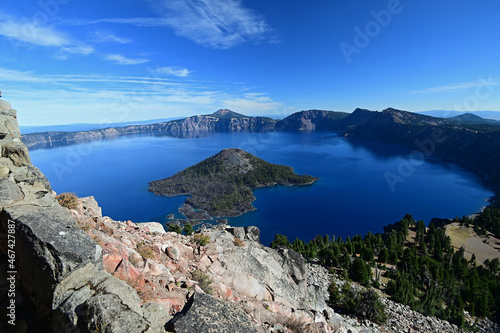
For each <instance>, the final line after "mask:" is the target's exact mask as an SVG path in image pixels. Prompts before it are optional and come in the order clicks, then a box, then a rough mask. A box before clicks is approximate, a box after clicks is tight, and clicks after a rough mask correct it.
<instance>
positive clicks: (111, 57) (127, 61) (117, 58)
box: [103, 54, 149, 65]
mask: <svg viewBox="0 0 500 333" xmlns="http://www.w3.org/2000/svg"><path fill="white" fill-rule="evenodd" d="M103 59H104V60H108V61H114V62H115V63H116V64H118V65H138V64H143V63H145V62H148V61H149V59H131V58H127V57H124V56H123V55H121V54H108V55H106V56H104V58H103Z"/></svg>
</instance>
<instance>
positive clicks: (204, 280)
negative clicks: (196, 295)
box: [191, 270, 214, 295]
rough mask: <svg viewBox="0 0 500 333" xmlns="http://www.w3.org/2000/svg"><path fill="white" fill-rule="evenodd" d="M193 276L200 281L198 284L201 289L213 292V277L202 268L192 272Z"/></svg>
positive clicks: (208, 292)
mask: <svg viewBox="0 0 500 333" xmlns="http://www.w3.org/2000/svg"><path fill="white" fill-rule="evenodd" d="M191 276H192V278H193V280H195V281H197V282H198V286H199V287H200V288H201V290H203V291H204V292H206V293H207V294H210V295H212V294H213V292H214V290H213V288H212V279H210V277H209V276H208V275H207V274H205V273H203V272H202V271H200V270H196V271H194V272H193V273H191Z"/></svg>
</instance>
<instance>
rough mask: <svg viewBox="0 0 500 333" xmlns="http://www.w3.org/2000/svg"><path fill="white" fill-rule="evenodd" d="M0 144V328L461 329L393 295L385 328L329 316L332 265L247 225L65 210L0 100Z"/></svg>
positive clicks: (87, 205) (84, 205) (88, 204)
mask: <svg viewBox="0 0 500 333" xmlns="http://www.w3.org/2000/svg"><path fill="white" fill-rule="evenodd" d="M0 152H1V156H0V184H1V186H0V211H1V213H0V250H1V253H0V259H1V260H0V315H1V316H2V320H1V321H0V332H14V331H15V332H58V333H59V332H134V333H135V332H141V333H156V332H178V333H180V332H231V333H235V332H351V333H356V332H460V330H458V329H457V328H456V327H454V326H452V325H449V324H448V323H446V322H443V321H440V320H437V319H434V318H427V317H423V316H421V315H419V314H417V313H414V312H412V311H410V310H409V309H408V308H406V307H403V306H400V305H397V304H394V303H392V302H390V301H388V300H385V302H386V303H387V308H388V315H389V321H388V324H386V325H385V326H379V325H377V324H375V323H371V322H367V321H362V320H358V319H356V318H349V317H345V316H341V315H340V314H338V313H335V312H334V311H333V310H332V309H331V308H330V307H329V306H328V304H327V302H326V299H327V298H328V293H327V289H328V285H329V283H330V279H331V277H330V276H329V275H328V273H327V272H326V271H325V270H324V269H323V268H321V267H319V266H315V265H310V264H306V263H305V262H304V260H303V258H302V256H300V255H299V254H297V253H295V252H293V251H290V250H287V249H278V250H273V249H270V248H267V247H265V246H263V245H262V244H260V243H259V231H258V229H256V228H253V227H247V228H231V227H227V226H219V227H217V228H213V229H208V230H201V232H199V233H197V234H195V235H192V236H182V235H179V234H176V233H166V232H165V231H164V230H163V227H162V226H161V225H158V224H157V223H149V224H134V223H132V222H130V221H127V222H119V221H113V220H112V219H110V218H109V217H102V214H101V209H100V208H99V207H98V205H97V202H96V201H95V200H94V199H93V198H92V197H87V198H82V199H79V201H78V204H77V206H76V207H74V208H75V209H73V210H71V211H70V210H69V209H67V208H64V207H61V206H60V205H59V203H58V201H57V200H56V199H55V193H54V192H53V191H52V190H51V188H50V183H49V182H48V181H47V179H46V178H45V176H44V175H43V174H42V173H41V172H40V171H39V170H38V169H37V168H36V167H34V166H33V165H32V164H31V162H30V159H29V153H28V150H27V148H26V146H25V145H24V144H23V143H22V142H21V136H20V133H19V128H18V125H17V118H16V111H15V110H13V109H11V107H10V104H8V103H6V102H4V101H1V100H0ZM9 235H13V239H14V242H9V240H11V239H12V237H11V236H9ZM11 276H14V278H15V283H10V281H11V280H8V278H10V277H11ZM12 295H14V296H12ZM12 303H13V304H15V307H14V310H10V309H9V308H8V306H9V305H10V304H12ZM495 329H497V328H496V327H495V326H493V325H492V324H491V323H489V322H488V321H486V322H484V323H483V328H482V329H481V331H482V332H494V331H495Z"/></svg>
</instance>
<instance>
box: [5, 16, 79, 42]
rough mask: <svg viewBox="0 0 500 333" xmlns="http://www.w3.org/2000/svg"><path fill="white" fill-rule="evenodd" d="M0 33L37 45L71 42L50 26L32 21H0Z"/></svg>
mask: <svg viewBox="0 0 500 333" xmlns="http://www.w3.org/2000/svg"><path fill="white" fill-rule="evenodd" d="M0 35H2V36H5V37H7V38H10V39H14V40H17V41H21V42H24V43H28V44H32V45H38V46H63V45H69V44H71V42H70V40H69V38H68V37H66V36H65V35H64V34H62V33H61V32H59V31H56V30H54V29H53V28H50V27H43V26H39V25H36V24H34V23H33V22H24V23H19V22H15V21H13V20H8V19H7V20H5V21H3V22H0Z"/></svg>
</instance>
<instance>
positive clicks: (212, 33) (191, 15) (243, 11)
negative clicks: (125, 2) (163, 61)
mask: <svg viewBox="0 0 500 333" xmlns="http://www.w3.org/2000/svg"><path fill="white" fill-rule="evenodd" d="M154 6H155V7H156V8H157V9H158V10H159V11H160V13H161V14H162V15H163V16H164V17H165V18H167V22H168V24H169V25H170V26H171V27H172V28H173V29H174V31H175V33H176V34H177V35H179V36H182V37H185V38H188V39H190V40H192V41H194V42H195V43H198V44H200V45H203V46H206V47H209V48H215V49H228V48H231V47H233V46H236V45H238V44H241V43H243V42H248V41H252V42H256V41H261V40H264V39H265V38H266V37H267V35H268V34H269V33H270V32H271V28H270V27H269V26H268V24H267V23H266V22H265V20H264V18H262V17H261V16H259V15H258V14H256V13H254V12H253V11H252V10H250V9H248V8H245V7H243V5H242V3H241V1H240V0H162V1H160V2H154Z"/></svg>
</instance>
